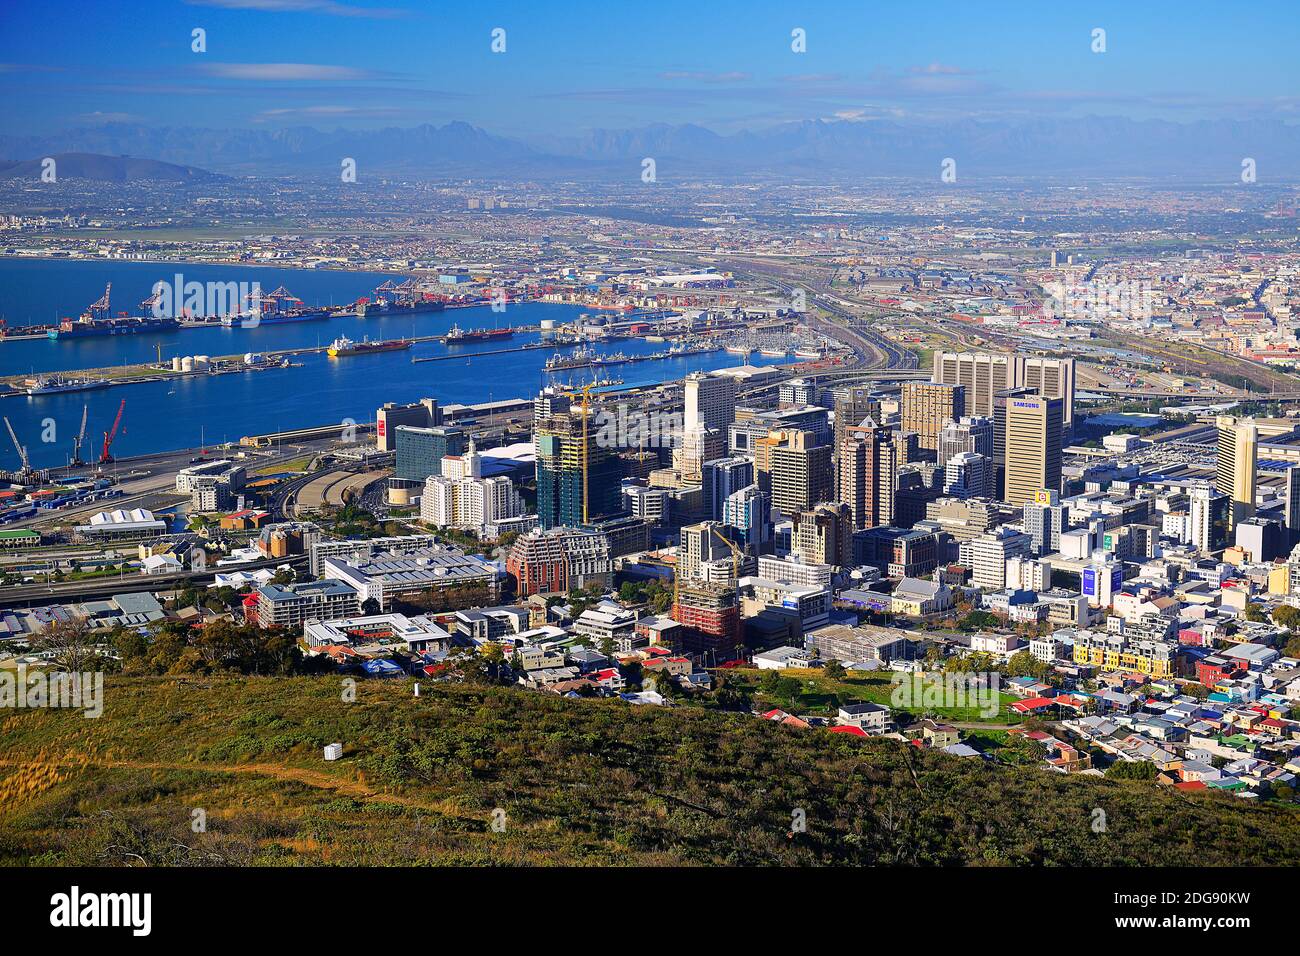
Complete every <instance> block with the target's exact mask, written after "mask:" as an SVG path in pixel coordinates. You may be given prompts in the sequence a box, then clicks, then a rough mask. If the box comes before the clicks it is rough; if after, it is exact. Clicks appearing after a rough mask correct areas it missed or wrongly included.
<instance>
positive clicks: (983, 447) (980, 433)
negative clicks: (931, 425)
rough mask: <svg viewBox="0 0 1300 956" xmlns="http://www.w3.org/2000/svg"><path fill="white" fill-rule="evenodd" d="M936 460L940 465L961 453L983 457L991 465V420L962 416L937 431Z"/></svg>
mask: <svg viewBox="0 0 1300 956" xmlns="http://www.w3.org/2000/svg"><path fill="white" fill-rule="evenodd" d="M937 451H938V460H939V464H940V465H946V464H948V459H949V458H951V457H952V456H953V455H958V454H961V453H962V452H964V451H965V452H971V453H972V454H976V455H983V456H984V457H985V458H987V459H988V460H989V464H990V466H992V463H993V419H992V418H988V417H985V416H982V415H975V416H969V415H966V416H962V418H961V419H960V420H958V421H951V422H948V423H947V424H946V425H944V426H943V428H941V429H939V447H938V449H937Z"/></svg>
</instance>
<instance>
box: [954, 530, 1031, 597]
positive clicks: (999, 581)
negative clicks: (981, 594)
mask: <svg viewBox="0 0 1300 956" xmlns="http://www.w3.org/2000/svg"><path fill="white" fill-rule="evenodd" d="M1033 546H1034V544H1033V541H1032V540H1031V539H1030V537H1029V535H1027V534H1025V533H1024V532H1022V531H1015V530H1013V529H1012V528H1008V527H1006V526H1005V525H1004V526H1002V527H999V528H994V529H993V530H992V531H989V532H987V533H985V534H982V535H980V536H979V537H978V538H975V539H974V540H972V541H968V542H966V543H964V544H962V546H961V550H962V553H963V554H965V555H966V563H967V566H968V567H969V568H970V569H971V584H973V585H975V586H976V587H980V588H984V589H985V590H989V591H1000V590H1002V589H1003V588H1004V587H1006V586H1007V559H1008V558H1014V557H1023V556H1026V555H1029V554H1032V552H1033Z"/></svg>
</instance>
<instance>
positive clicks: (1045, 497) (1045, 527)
mask: <svg viewBox="0 0 1300 956" xmlns="http://www.w3.org/2000/svg"><path fill="white" fill-rule="evenodd" d="M1069 510H1070V509H1069V508H1067V507H1066V506H1065V505H1063V504H1061V496H1060V495H1059V494H1058V493H1057V492H1055V491H1052V490H1048V489H1044V490H1042V491H1040V492H1038V494H1036V495H1035V496H1034V500H1033V501H1027V502H1025V518H1024V525H1025V534H1027V535H1029V536H1030V537H1031V538H1033V539H1034V553H1035V554H1037V555H1039V556H1042V555H1044V554H1053V553H1055V552H1057V551H1060V550H1061V532H1062V531H1068V530H1070V526H1069V517H1068V516H1069Z"/></svg>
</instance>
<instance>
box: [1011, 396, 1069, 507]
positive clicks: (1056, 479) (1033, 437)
mask: <svg viewBox="0 0 1300 956" xmlns="http://www.w3.org/2000/svg"><path fill="white" fill-rule="evenodd" d="M1063 408H1064V405H1063V403H1062V402H1061V400H1060V399H1059V398H1046V397H1044V396H1042V395H1019V396H1013V397H1010V398H1008V400H1007V404H1006V420H1007V431H1006V436H1007V437H1006V472H1005V473H1006V491H1005V493H1004V495H1003V497H1004V499H1005V500H1006V501H1007V502H1009V503H1010V504H1011V505H1012V506H1013V507H1018V506H1020V505H1023V504H1025V503H1026V502H1029V501H1033V500H1034V496H1035V495H1037V494H1038V493H1039V492H1040V491H1043V490H1044V489H1046V490H1049V491H1056V492H1059V491H1060V489H1061V438H1062V435H1061V432H1062V422H1061V415H1062V410H1063Z"/></svg>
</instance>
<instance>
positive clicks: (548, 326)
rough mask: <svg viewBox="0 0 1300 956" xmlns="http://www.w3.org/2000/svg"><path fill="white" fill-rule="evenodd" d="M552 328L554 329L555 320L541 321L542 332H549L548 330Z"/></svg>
mask: <svg viewBox="0 0 1300 956" xmlns="http://www.w3.org/2000/svg"><path fill="white" fill-rule="evenodd" d="M553 328H555V320H554V319H542V329H543V330H545V331H550V330H551V329H553Z"/></svg>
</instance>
